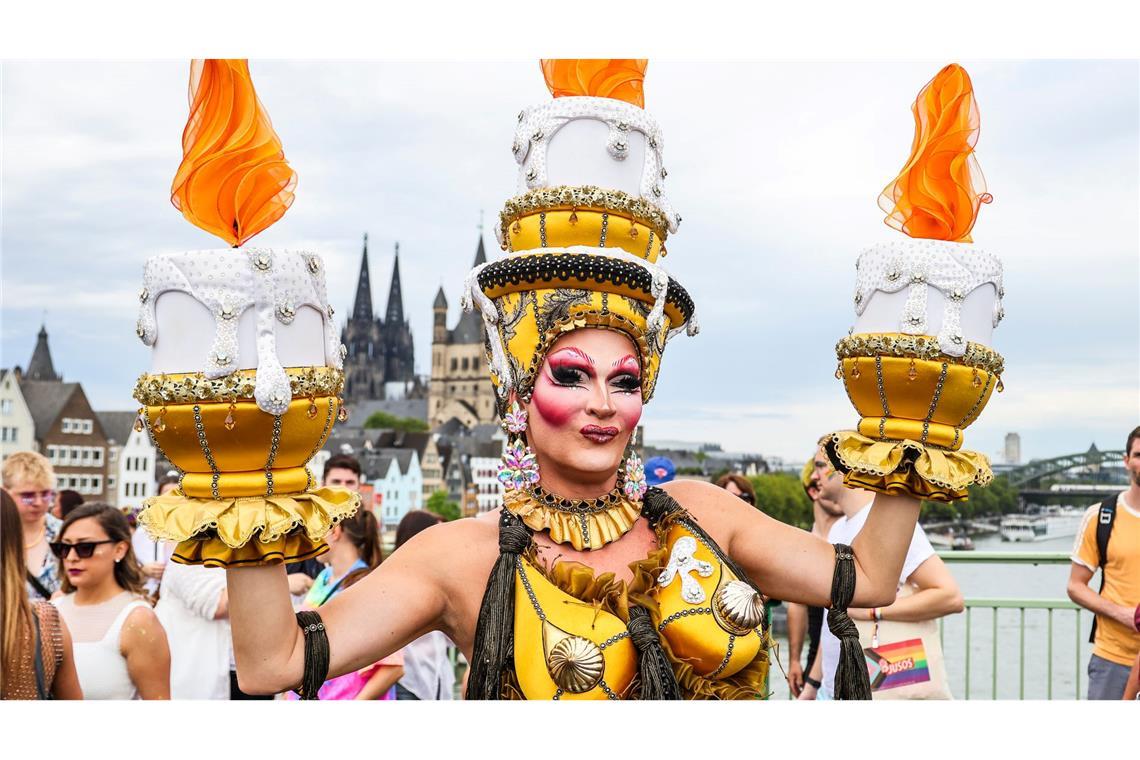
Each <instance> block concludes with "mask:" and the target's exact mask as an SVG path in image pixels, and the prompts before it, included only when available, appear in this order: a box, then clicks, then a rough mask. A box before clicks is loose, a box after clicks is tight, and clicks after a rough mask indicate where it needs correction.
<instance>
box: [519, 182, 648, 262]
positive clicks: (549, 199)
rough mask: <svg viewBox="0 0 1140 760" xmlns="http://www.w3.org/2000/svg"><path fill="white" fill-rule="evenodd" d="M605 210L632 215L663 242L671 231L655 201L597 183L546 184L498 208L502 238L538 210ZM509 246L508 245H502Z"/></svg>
mask: <svg viewBox="0 0 1140 760" xmlns="http://www.w3.org/2000/svg"><path fill="white" fill-rule="evenodd" d="M571 210H577V211H604V212H613V213H616V214H621V215H623V216H627V217H631V218H632V219H633V221H635V222H639V223H641V224H644V225H645V226H646V227H648V228H649V229H650V231H652V232H654V233H656V235H657V237H658V238H660V239H661V242H665V238H666V237H667V235H668V229H669V226H668V221H667V218H666V216H665V214H664V213H663V212H662V211H661V210H660V209H658V208H657V207H656V206H655V205H653V204H652V203H650V202H649V201H647V200H645V199H644V198H637V197H634V196H632V195H629V194H628V193H623V192H622V191H621V190H607V189H605V188H601V187H597V186H595V185H581V186H577V187H575V186H570V185H563V186H561V187H543V188H538V189H536V190H531V191H530V192H527V193H523V194H522V195H518V196H515V197H514V198H511V199H510V200H508V201H507V202H506V204H505V205H504V206H503V210H502V211H500V212H499V232H500V235H501V239H502V240H504V241H507V240H510V234H509V233H510V226H511V225H512V224H514V223H515V222H516V221H518V220H519V219H522V218H523V217H526V216H530V215H531V214H533V213H534V212H536V211H571ZM544 245H545V244H544ZM503 248H504V250H506V245H505V244H504V246H503Z"/></svg>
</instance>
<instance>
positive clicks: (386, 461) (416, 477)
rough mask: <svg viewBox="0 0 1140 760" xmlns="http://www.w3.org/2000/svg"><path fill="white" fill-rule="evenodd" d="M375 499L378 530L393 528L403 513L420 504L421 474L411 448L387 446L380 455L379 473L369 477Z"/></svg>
mask: <svg viewBox="0 0 1140 760" xmlns="http://www.w3.org/2000/svg"><path fill="white" fill-rule="evenodd" d="M370 483H371V485H372V488H373V493H374V498H375V499H376V500H378V502H379V504H378V506H377V510H376V511H377V516H378V517H379V518H380V527H381V530H384V531H388V530H395V528H396V526H397V525H399V524H400V520H402V519H404V515H406V514H408V512H410V511H412V510H413V509H422V508H423V490H424V477H423V471H422V470H421V469H420V457H419V454H417V453H416V451H415V450H414V449H387V450H385V452H384V454H383V455H382V456H381V459H380V467H379V474H378V475H377V477H376V478H375V479H374V480H372V481H370Z"/></svg>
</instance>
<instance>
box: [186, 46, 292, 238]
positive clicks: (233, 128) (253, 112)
mask: <svg viewBox="0 0 1140 760" xmlns="http://www.w3.org/2000/svg"><path fill="white" fill-rule="evenodd" d="M182 156H183V157H182V164H181V165H180V166H179V167H178V173H177V174H176V175H175V177H174V184H173V185H172V186H171V189H170V193H171V195H170V201H171V203H173V204H174V207H175V208H177V209H178V210H179V211H181V212H182V215H183V216H184V217H186V218H187V219H188V220H189V221H190V222H191V223H193V224H195V225H197V226H198V227H201V228H202V229H204V230H206V231H207V232H210V233H213V234H214V235H217V236H218V237H220V238H222V239H223V240H225V241H226V242H227V243H229V244H230V245H232V246H234V247H235V248H236V247H238V246H240V245H242V244H243V243H245V242H246V241H247V240H249V239H250V238H251V237H253V236H254V235H256V234H257V233H259V232H261V231H262V230H264V229H266V228H267V227H269V226H270V225H271V224H273V223H274V222H276V221H277V220H278V219H280V218H281V217H282V216H284V214H285V211H286V209H288V208H289V206H290V205H292V203H293V189H294V188H295V187H296V185H297V173H296V172H295V171H293V169H292V167H290V166H289V164H288V162H287V161H286V160H285V152H284V149H283V148H282V145H281V140H280V138H278V137H277V133H276V132H274V131H273V125H272V124H271V123H270V121H269V115H268V114H267V113H266V112H265V108H264V107H263V106H262V105H261V101H259V100H258V99H257V93H256V92H254V89H253V80H252V78H251V77H250V75H249V64H248V63H247V62H246V61H245V60H244V59H196V60H194V61H193V62H192V63H191V64H190V118H189V119H188V120H187V122H186V129H185V130H183V132H182Z"/></svg>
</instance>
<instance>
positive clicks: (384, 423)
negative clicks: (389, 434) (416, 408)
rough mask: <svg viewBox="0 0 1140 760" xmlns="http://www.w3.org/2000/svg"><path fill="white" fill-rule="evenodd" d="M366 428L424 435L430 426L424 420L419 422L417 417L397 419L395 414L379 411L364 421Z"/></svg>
mask: <svg viewBox="0 0 1140 760" xmlns="http://www.w3.org/2000/svg"><path fill="white" fill-rule="evenodd" d="M364 427H365V428H367V429H374V428H383V429H385V430H399V431H402V432H405V433H423V432H426V431H427V430H428V425H427V423H426V422H424V421H423V420H417V419H416V418H415V417H397V416H396V415H394V414H388V413H387V412H379V411H377V412H373V413H372V414H370V415H368V419H366V420H365V421H364Z"/></svg>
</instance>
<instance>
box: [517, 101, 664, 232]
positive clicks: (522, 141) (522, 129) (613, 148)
mask: <svg viewBox="0 0 1140 760" xmlns="http://www.w3.org/2000/svg"><path fill="white" fill-rule="evenodd" d="M574 119H594V120H596V121H601V122H604V123H605V124H606V125H607V126H608V127H609V135H608V137H607V139H606V144H605V149H606V152H607V153H608V154H609V155H610V157H611V158H612V159H613V160H615V161H624V160H626V158H627V156H628V155H629V132H630V131H631V130H633V131H637V132H640V133H642V134H643V135H645V141H646V148H647V150H646V151H645V164H644V166H643V167H642V170H641V182H640V187H639V192H640V194H641V197H642V198H643V199H644V200H646V201H647V202H649V203H651V204H653V205H654V206H656V207H657V208H658V209H659V210H660V211H661V213H663V214H664V215H665V218H666V220H667V223H668V225H669V232H671V233H672V232H676V231H677V226H678V225H679V224H680V223H681V216H680V214H678V213H676V212H675V211H674V210H673V206H672V204H670V203H669V199H668V198H667V197H666V196H665V177H666V176H667V174H668V172H666V171H665V167H664V163H663V159H662V153H663V151H664V149H665V136H664V135H663V133H662V132H661V127H660V126H658V124H657V120H656V119H654V118H653V117H652V116H650V115H649V114H648V113H647V112H646V111H645V109H643V108H638V107H637V106H635V105H633V104H631V103H626V102H625V101H622V100H615V99H613V98H596V97H590V96H580V97H564V98H555V99H553V100H551V101H550V102H548V103H543V104H542V105H538V106H533V107H531V108H528V109H525V110H524V111H522V112H520V113H519V120H518V126H517V127H516V128H515V137H514V142H513V143H512V144H511V153H512V154H513V155H514V157H515V162H516V163H518V165H519V173H520V175H521V177H522V180H523V181H522V185H523V186H525V187H526V188H527V189H528V190H533V189H535V188H539V187H546V186H548V185H549V183H550V181H549V178H548V176H547V167H546V150H547V147H548V146H549V144H550V140H551V138H553V137H554V135H555V133H557V132H558V130H559V129H561V128H562V127H563V126H565V125H566V124H567V123H569V122H571V121H573V120H574ZM499 242H500V243H502V241H501V240H500V241H499Z"/></svg>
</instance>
